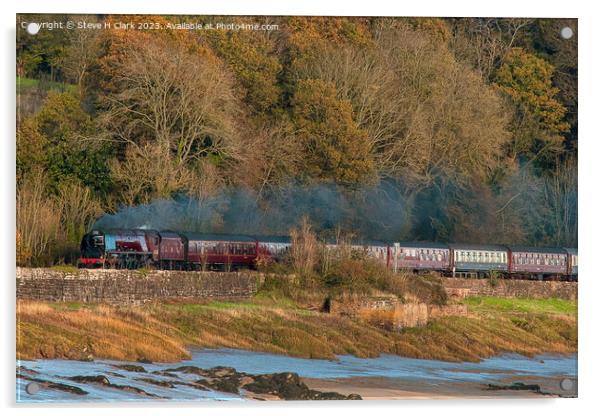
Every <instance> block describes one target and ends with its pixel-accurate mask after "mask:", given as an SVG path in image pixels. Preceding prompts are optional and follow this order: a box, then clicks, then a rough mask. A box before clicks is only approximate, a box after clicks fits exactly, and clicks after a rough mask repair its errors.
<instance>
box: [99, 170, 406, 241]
mask: <svg viewBox="0 0 602 416" xmlns="http://www.w3.org/2000/svg"><path fill="white" fill-rule="evenodd" d="M409 205H410V204H407V203H406V200H405V198H404V197H403V194H402V191H401V190H400V188H399V187H398V186H396V185H395V184H393V183H388V182H383V183H381V184H380V185H379V186H378V187H370V188H368V187H366V188H361V189H358V190H354V191H348V190H343V189H342V188H340V187H338V186H336V185H334V184H326V185H313V186H300V185H290V186H287V187H284V188H283V189H279V190H273V191H271V192H269V193H268V194H266V195H263V196H262V197H259V196H258V195H257V194H256V193H254V192H252V191H249V190H244V189H229V190H227V191H226V192H224V193H222V194H219V195H216V196H212V197H207V198H204V199H200V200H199V199H194V198H190V197H188V196H179V197H176V198H174V199H167V200H165V199H163V200H156V201H153V202H152V203H149V204H144V205H138V206H134V207H124V208H122V209H120V210H119V211H118V212H117V213H115V214H107V215H105V216H103V217H102V218H100V219H99V220H98V221H97V222H96V223H95V224H94V226H93V228H151V229H157V230H168V229H169V230H185V231H199V232H220V233H228V234H259V235H261V234H270V235H287V234H288V233H289V232H290V229H291V228H293V227H295V226H298V225H299V224H300V222H301V221H302V219H303V217H307V218H308V219H309V220H310V222H311V223H312V225H313V226H314V228H315V229H316V230H318V231H319V232H320V234H322V235H323V236H325V237H328V236H333V235H334V234H335V232H336V231H337V230H341V231H343V232H346V233H350V234H353V235H354V237H356V238H363V239H371V240H396V239H399V238H402V237H404V236H405V235H406V234H407V233H408V231H409V227H410V221H409V214H410V209H409Z"/></svg>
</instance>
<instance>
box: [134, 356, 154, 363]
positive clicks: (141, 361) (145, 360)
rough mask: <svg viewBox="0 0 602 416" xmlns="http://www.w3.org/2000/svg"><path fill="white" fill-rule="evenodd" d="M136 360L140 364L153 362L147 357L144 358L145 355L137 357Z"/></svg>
mask: <svg viewBox="0 0 602 416" xmlns="http://www.w3.org/2000/svg"><path fill="white" fill-rule="evenodd" d="M136 361H138V362H139V363H142V364H152V363H153V362H152V361H151V360H149V359H148V358H145V357H141V358H138V359H137V360H136Z"/></svg>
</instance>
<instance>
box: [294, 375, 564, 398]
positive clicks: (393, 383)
mask: <svg viewBox="0 0 602 416" xmlns="http://www.w3.org/2000/svg"><path fill="white" fill-rule="evenodd" d="M561 380H562V378H537V377H533V378H531V377H529V378H527V377H511V378H508V379H504V380H502V381H501V382H498V383H496V385H511V384H512V383H515V382H522V383H524V384H538V385H540V386H541V390H542V392H543V393H544V394H541V393H537V392H533V391H523V390H488V389H487V384H482V383H475V382H467V381H462V382H443V383H432V382H430V381H424V380H402V379H396V378H387V377H351V378H338V379H316V378H303V381H304V382H305V383H306V384H307V386H308V387H309V388H311V389H315V390H320V391H336V392H337V393H341V394H351V393H356V394H359V395H360V396H362V398H363V399H364V400H407V399H418V400H420V399H422V400H433V399H435V400H436V399H494V398H512V399H519V398H525V399H528V398H539V399H542V398H554V397H575V396H576V390H574V391H572V392H564V391H562V390H561V389H560V381H561Z"/></svg>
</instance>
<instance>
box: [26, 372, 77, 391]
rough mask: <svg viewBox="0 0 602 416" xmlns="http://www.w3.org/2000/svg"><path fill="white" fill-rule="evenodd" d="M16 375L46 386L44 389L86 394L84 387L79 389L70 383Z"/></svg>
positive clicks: (43, 386)
mask: <svg viewBox="0 0 602 416" xmlns="http://www.w3.org/2000/svg"><path fill="white" fill-rule="evenodd" d="M17 377H19V378H22V379H25V380H29V381H31V382H33V383H37V384H38V385H39V386H40V387H42V388H46V389H52V390H60V391H65V392H67V393H71V394H77V395H79V396H85V395H86V394H88V392H87V391H85V390H84V389H81V388H79V387H77V386H72V385H70V384H63V383H56V382H54V381H49V380H43V379H41V378H35V377H27V376H24V375H23V374H19V373H17Z"/></svg>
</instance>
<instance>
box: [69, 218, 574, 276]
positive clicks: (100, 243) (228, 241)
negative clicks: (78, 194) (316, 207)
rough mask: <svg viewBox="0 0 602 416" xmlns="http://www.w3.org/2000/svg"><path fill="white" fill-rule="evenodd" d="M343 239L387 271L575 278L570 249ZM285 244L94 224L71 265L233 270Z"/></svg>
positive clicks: (331, 244)
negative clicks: (95, 226)
mask: <svg viewBox="0 0 602 416" xmlns="http://www.w3.org/2000/svg"><path fill="white" fill-rule="evenodd" d="M346 244H349V246H350V248H351V249H352V250H355V251H358V252H363V253H364V254H365V255H367V256H368V257H371V258H374V259H376V260H377V261H379V262H381V263H382V264H383V265H384V266H386V267H387V268H389V269H390V270H392V271H394V272H398V271H409V272H413V273H432V272H435V273H439V274H440V275H441V276H449V277H477V278H479V277H481V278H482V277H494V276H495V277H502V278H517V279H538V280H570V281H576V280H577V277H578V252H577V249H576V248H543V247H527V246H518V245H516V246H514V245H510V246H506V245H482V244H446V243H433V242H402V241H400V242H378V241H370V242H362V241H351V242H350V243H346ZM338 246H339V244H338V243H337V242H336V241H325V242H324V247H325V248H326V249H327V250H336V249H337V248H338ZM291 248H292V243H291V239H290V238H289V237H285V236H249V235H228V234H207V233H195V232H176V231H155V230H146V229H107V230H100V229H96V230H92V231H90V232H89V233H87V234H85V235H84V236H83V238H82V242H81V246H80V251H81V257H80V259H79V262H78V266H79V267H82V268H115V269H139V268H144V267H149V268H157V269H166V270H224V271H234V270H239V269H256V268H257V267H258V265H259V264H262V263H269V262H280V261H282V260H283V259H284V258H285V257H286V256H287V254H288V253H289V252H290V250H291Z"/></svg>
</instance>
